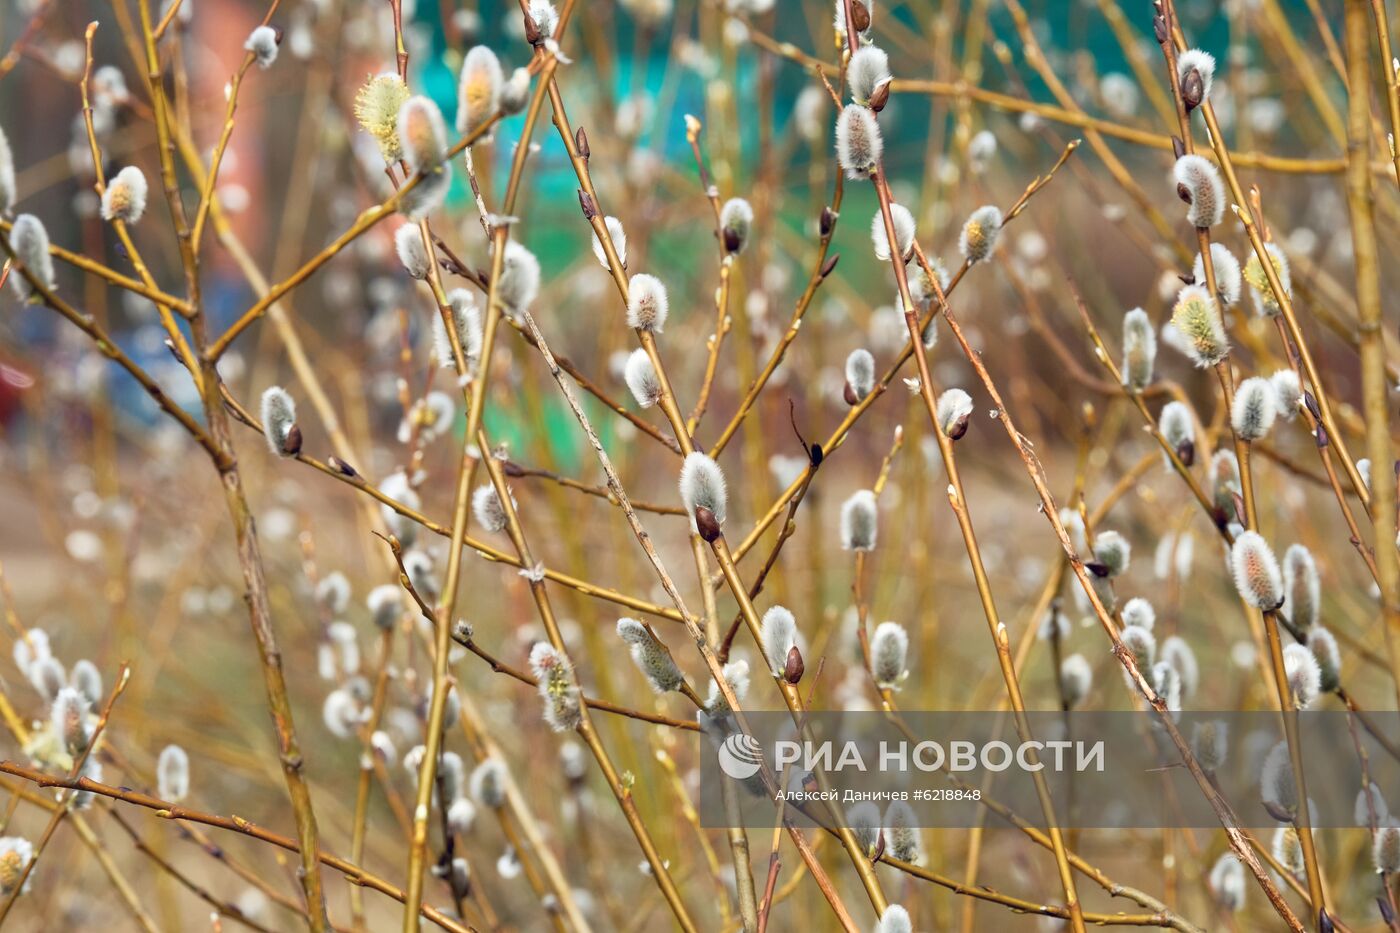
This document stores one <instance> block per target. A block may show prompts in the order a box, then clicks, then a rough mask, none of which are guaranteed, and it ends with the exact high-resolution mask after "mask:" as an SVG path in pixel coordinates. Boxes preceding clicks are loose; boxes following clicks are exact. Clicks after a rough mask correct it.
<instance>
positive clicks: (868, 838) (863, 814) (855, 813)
mask: <svg viewBox="0 0 1400 933" xmlns="http://www.w3.org/2000/svg"><path fill="white" fill-rule="evenodd" d="M845 822H846V826H847V827H848V828H849V829H850V830H851V833H852V834H853V835H854V836H855V837H856V842H858V843H860V847H861V848H862V849H863V850H865V854H866V856H867V857H870V856H873V855H874V854H875V847H876V846H877V845H878V844H879V840H880V830H881V828H882V827H881V826H880V808H879V807H877V806H876V805H875V804H874V803H872V802H871V801H869V800H862V801H860V802H859V803H856V804H854V805H852V806H850V807H848V808H847V809H846V820H845Z"/></svg>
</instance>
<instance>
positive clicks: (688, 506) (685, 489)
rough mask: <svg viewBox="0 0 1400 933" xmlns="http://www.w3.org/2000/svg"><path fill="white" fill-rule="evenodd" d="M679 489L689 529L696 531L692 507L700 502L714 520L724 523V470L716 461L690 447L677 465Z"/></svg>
mask: <svg viewBox="0 0 1400 933" xmlns="http://www.w3.org/2000/svg"><path fill="white" fill-rule="evenodd" d="M680 491H681V502H682V503H683V504H684V505H685V510H686V511H687V512H689V513H690V529H691V531H694V532H696V533H697V534H698V533H699V528H698V527H697V526H696V523H695V510H696V509H697V508H699V507H701V506H704V507H705V508H707V509H709V510H710V512H711V514H713V515H714V517H715V522H716V524H719V525H723V524H724V518H725V508H726V506H727V505H728V502H729V496H728V492H727V491H726V489H725V485H724V471H722V470H721V469H720V468H719V464H718V463H715V461H714V460H712V459H710V458H709V457H707V456H705V455H704V454H702V453H700V451H698V450H696V451H691V452H690V453H689V454H687V455H686V458H685V463H683V464H682V465H681V478H680Z"/></svg>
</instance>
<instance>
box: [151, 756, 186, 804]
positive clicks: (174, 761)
mask: <svg viewBox="0 0 1400 933" xmlns="http://www.w3.org/2000/svg"><path fill="white" fill-rule="evenodd" d="M156 789H157V793H158V794H160V799H161V800H164V801H166V802H167V803H179V802H180V801H182V800H184V799H185V798H186V797H188V796H189V794H190V756H189V755H187V754H186V753H185V750H184V749H183V748H181V747H180V746H178V745H167V746H165V748H163V749H161V750H160V758H158V759H157V760H156Z"/></svg>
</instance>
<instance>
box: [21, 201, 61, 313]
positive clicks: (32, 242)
mask: <svg viewBox="0 0 1400 933" xmlns="http://www.w3.org/2000/svg"><path fill="white" fill-rule="evenodd" d="M10 246H11V247H12V248H13V249H14V251H15V256H16V257H17V258H18V259H19V261H20V263H21V264H22V265H23V266H24V267H25V268H26V269H28V270H29V273H30V275H32V276H34V278H35V279H37V280H38V282H39V284H40V285H42V286H44V287H45V288H48V289H50V290H52V289H53V288H54V287H55V286H56V285H57V284H58V283H57V279H55V278H54V271H53V256H51V255H49V231H48V230H47V229H45V228H44V223H43V221H41V220H40V219H39V218H38V217H35V216H34V215H33V214H20V215H19V216H18V217H16V218H15V222H14V226H12V227H11V228H10ZM10 286H11V288H13V289H14V291H15V294H17V295H19V297H20V298H23V299H27V298H28V297H29V295H30V292H31V291H32V288H31V287H30V285H29V280H28V279H27V278H25V277H24V276H23V275H20V274H19V272H18V271H17V270H16V271H14V272H11V273H10Z"/></svg>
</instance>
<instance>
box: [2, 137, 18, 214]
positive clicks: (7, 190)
mask: <svg viewBox="0 0 1400 933" xmlns="http://www.w3.org/2000/svg"><path fill="white" fill-rule="evenodd" d="M16 196H17V191H16V188H15V155H14V152H13V151H12V150H11V149H10V140H9V138H8V137H6V136H5V131H4V130H3V129H0V214H8V213H9V212H10V211H11V210H12V209H13V208H14V206H15V198H16Z"/></svg>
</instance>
